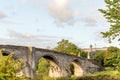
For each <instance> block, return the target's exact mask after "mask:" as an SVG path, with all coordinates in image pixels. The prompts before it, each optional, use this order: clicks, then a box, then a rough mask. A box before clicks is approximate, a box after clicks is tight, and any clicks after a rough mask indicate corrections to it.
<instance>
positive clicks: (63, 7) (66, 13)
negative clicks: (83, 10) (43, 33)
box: [48, 0, 75, 25]
mask: <svg viewBox="0 0 120 80" xmlns="http://www.w3.org/2000/svg"><path fill="white" fill-rule="evenodd" d="M70 2H71V0H53V2H52V3H50V4H49V6H48V12H49V13H50V15H51V16H52V17H53V18H54V19H55V22H56V24H58V25H63V24H68V25H73V24H74V22H75V20H74V16H75V15H74V10H73V9H72V8H71V7H70Z"/></svg>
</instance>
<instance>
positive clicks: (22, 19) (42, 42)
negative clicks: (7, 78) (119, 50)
mask: <svg viewBox="0 0 120 80" xmlns="http://www.w3.org/2000/svg"><path fill="white" fill-rule="evenodd" d="M100 8H102V9H104V8H105V3H104V0H0V44H12V45H25V46H35V47H41V48H46V47H48V46H49V47H51V48H53V47H55V46H56V45H57V42H59V41H60V40H61V39H67V40H69V41H70V42H72V43H74V44H76V45H77V46H78V47H80V48H87V47H89V45H90V44H92V45H93V47H95V46H94V45H95V44H96V47H107V46H112V45H113V46H117V47H119V45H118V42H117V41H114V42H113V43H112V44H109V43H108V41H107V39H103V38H102V35H101V34H100V32H101V31H106V30H108V29H109V23H107V22H106V20H105V19H104V17H103V16H102V14H101V13H100V12H99V11H98V9H100Z"/></svg>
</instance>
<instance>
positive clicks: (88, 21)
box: [82, 17, 97, 26]
mask: <svg viewBox="0 0 120 80" xmlns="http://www.w3.org/2000/svg"><path fill="white" fill-rule="evenodd" d="M82 21H83V22H84V23H85V25H86V26H96V25H97V21H96V20H95V19H94V18H91V17H85V18H84V19H83V20H82Z"/></svg>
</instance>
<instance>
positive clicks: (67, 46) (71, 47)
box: [54, 39, 80, 55]
mask: <svg viewBox="0 0 120 80" xmlns="http://www.w3.org/2000/svg"><path fill="white" fill-rule="evenodd" d="M57 44H58V46H57V47H55V48H54V50H55V51H58V52H63V53H68V54H72V55H78V53H79V52H80V49H79V48H78V47H77V46H76V45H75V44H73V43H71V42H69V41H68V40H64V39H62V40H61V41H60V42H58V43H57Z"/></svg>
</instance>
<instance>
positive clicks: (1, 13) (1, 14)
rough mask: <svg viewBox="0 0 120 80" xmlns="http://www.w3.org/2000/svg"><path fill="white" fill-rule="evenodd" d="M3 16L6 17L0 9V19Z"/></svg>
mask: <svg viewBox="0 0 120 80" xmlns="http://www.w3.org/2000/svg"><path fill="white" fill-rule="evenodd" d="M5 17H6V15H5V13H3V12H2V11H0V19H3V18H5Z"/></svg>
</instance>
